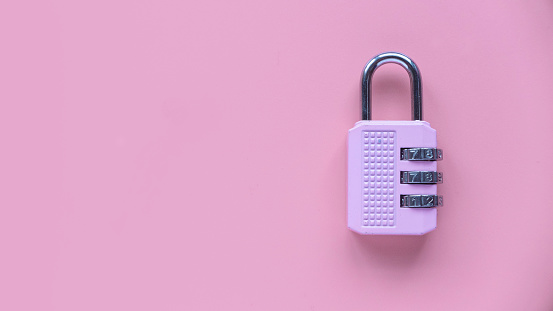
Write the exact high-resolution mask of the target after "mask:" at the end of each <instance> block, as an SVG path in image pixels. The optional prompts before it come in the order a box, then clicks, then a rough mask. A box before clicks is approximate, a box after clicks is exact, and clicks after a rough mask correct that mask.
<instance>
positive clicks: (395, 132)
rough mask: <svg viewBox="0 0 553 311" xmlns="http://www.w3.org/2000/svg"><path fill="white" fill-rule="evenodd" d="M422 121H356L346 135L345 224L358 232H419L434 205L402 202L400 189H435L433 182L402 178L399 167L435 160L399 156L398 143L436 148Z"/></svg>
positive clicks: (430, 222)
mask: <svg viewBox="0 0 553 311" xmlns="http://www.w3.org/2000/svg"><path fill="white" fill-rule="evenodd" d="M436 146H437V141H436V130H434V129H433V128H431V127H430V124H428V122H426V121H359V122H357V123H356V124H355V126H354V127H353V128H352V129H350V130H349V137H348V227H349V228H350V229H351V230H353V231H355V232H357V233H360V234H409V235H421V234H425V233H427V232H429V231H432V230H434V229H435V228H436V216H437V211H436V208H402V207H400V195H402V194H431V195H436V194H437V186H436V185H421V184H418V185H417V184H401V183H400V172H401V171H436V170H437V163H436V162H435V161H406V160H400V150H401V148H416V147H421V148H436Z"/></svg>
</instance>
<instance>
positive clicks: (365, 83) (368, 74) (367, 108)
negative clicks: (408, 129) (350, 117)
mask: <svg viewBox="0 0 553 311" xmlns="http://www.w3.org/2000/svg"><path fill="white" fill-rule="evenodd" d="M386 63H396V64H399V65H401V66H402V67H403V68H405V70H407V73H408V74H409V79H410V80H411V114H412V117H413V120H419V121H420V120H422V81H421V74H420V72H419V69H418V68H417V65H416V64H415V62H413V60H411V59H410V58H409V57H407V56H405V55H403V54H401V53H396V52H386V53H382V54H379V55H377V56H375V57H374V58H373V59H371V60H370V61H369V62H368V63H367V64H366V65H365V69H363V75H362V77H361V119H362V120H371V118H372V115H371V97H372V95H371V83H372V77H373V74H374V72H375V71H376V69H377V68H378V67H380V66H382V65H384V64H386Z"/></svg>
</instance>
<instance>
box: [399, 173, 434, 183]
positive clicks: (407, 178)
mask: <svg viewBox="0 0 553 311" xmlns="http://www.w3.org/2000/svg"><path fill="white" fill-rule="evenodd" d="M399 179H400V181H399V182H400V183H402V184H441V183H442V182H443V173H442V172H432V171H401V174H400V175H399Z"/></svg>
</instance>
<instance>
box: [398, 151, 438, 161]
mask: <svg viewBox="0 0 553 311" xmlns="http://www.w3.org/2000/svg"><path fill="white" fill-rule="evenodd" d="M400 158H401V160H407V161H441V160H442V159H443V152H442V149H437V148H401V152H400Z"/></svg>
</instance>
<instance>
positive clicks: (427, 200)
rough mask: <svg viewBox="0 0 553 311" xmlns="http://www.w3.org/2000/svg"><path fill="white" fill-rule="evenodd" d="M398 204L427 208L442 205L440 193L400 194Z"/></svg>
mask: <svg viewBox="0 0 553 311" xmlns="http://www.w3.org/2000/svg"><path fill="white" fill-rule="evenodd" d="M400 201H401V202H400V206H401V207H410V208H429V207H437V206H442V205H443V198H442V196H441V195H429V194H403V195H401V196H400Z"/></svg>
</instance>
